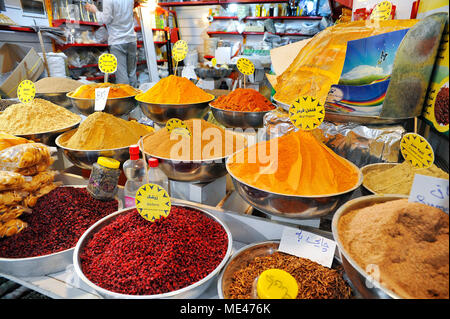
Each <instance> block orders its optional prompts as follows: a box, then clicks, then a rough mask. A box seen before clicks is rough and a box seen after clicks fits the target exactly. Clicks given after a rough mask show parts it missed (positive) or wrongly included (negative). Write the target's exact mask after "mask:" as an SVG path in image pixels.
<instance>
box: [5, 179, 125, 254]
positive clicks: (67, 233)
mask: <svg viewBox="0 0 450 319" xmlns="http://www.w3.org/2000/svg"><path fill="white" fill-rule="evenodd" d="M117 209H118V203H117V201H116V200H113V201H107V202H105V201H100V200H96V199H94V198H93V197H92V196H91V195H89V193H88V192H87V191H86V189H85V188H75V187H58V188H56V189H54V190H53V191H51V192H50V193H48V194H47V195H45V196H43V197H41V198H39V200H38V201H37V203H36V205H35V206H34V208H33V211H32V213H31V214H29V215H28V214H23V215H22V216H20V219H21V220H23V221H24V222H26V223H28V227H27V228H25V229H24V230H22V231H21V232H20V233H18V234H17V235H14V236H11V237H5V238H3V239H0V257H3V258H26V257H35V256H42V255H47V254H51V253H55V252H58V251H62V250H66V249H69V248H72V247H75V245H76V243H77V241H78V239H79V238H80V237H81V235H82V234H83V232H84V231H85V230H86V229H88V228H89V227H90V226H91V225H92V224H94V223H95V222H96V221H98V220H99V219H101V218H103V217H105V216H106V215H109V214H111V213H113V212H115V211H117Z"/></svg>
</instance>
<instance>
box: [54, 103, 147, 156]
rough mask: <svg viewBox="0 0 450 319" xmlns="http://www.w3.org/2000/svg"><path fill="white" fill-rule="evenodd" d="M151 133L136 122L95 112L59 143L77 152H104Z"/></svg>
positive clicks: (133, 142) (129, 143) (134, 141)
mask: <svg viewBox="0 0 450 319" xmlns="http://www.w3.org/2000/svg"><path fill="white" fill-rule="evenodd" d="M152 131H153V128H152V127H149V126H146V125H142V124H140V123H138V122H136V121H126V120H123V119H121V118H119V117H115V116H114V115H111V114H108V113H103V112H95V113H93V114H91V115H89V116H88V117H87V118H86V119H85V120H84V121H83V123H81V124H80V127H79V128H78V129H77V130H76V132H74V133H73V134H68V136H65V139H62V140H60V143H61V144H62V145H63V146H65V147H68V148H72V149H77V150H102V149H103V150H104V149H113V148H120V147H127V146H130V145H132V144H136V143H137V142H138V141H139V139H140V138H141V136H145V135H147V134H149V133H150V132H152Z"/></svg>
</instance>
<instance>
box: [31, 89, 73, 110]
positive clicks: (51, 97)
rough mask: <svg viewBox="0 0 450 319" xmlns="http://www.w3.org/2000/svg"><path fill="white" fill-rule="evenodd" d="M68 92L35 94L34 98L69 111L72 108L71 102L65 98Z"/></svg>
mask: <svg viewBox="0 0 450 319" xmlns="http://www.w3.org/2000/svg"><path fill="white" fill-rule="evenodd" d="M67 93H68V92H64V93H36V96H35V97H36V98H39V99H44V100H47V101H50V102H52V103H53V104H56V105H59V106H62V107H64V108H66V109H70V108H71V107H72V102H71V101H70V99H69V98H68V97H67Z"/></svg>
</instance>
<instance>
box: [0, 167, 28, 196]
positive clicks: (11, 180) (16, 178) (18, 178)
mask: <svg viewBox="0 0 450 319" xmlns="http://www.w3.org/2000/svg"><path fill="white" fill-rule="evenodd" d="M24 183H25V178H24V177H23V176H22V175H21V174H19V173H15V172H8V171H0V191H5V190H14V189H19V188H21V187H22V185H23V184H24Z"/></svg>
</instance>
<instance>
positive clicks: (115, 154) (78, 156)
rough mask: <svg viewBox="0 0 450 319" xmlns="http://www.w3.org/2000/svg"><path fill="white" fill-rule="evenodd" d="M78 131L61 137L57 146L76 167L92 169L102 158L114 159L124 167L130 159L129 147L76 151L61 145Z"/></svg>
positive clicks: (57, 141) (72, 131)
mask: <svg viewBox="0 0 450 319" xmlns="http://www.w3.org/2000/svg"><path fill="white" fill-rule="evenodd" d="M75 132H76V130H71V131H69V132H66V133H64V134H61V135H59V136H58V137H57V138H56V140H55V144H56V146H58V147H59V148H61V149H62V150H63V153H64V155H66V157H67V158H68V159H69V160H70V161H71V162H72V163H73V164H74V165H75V166H78V167H80V168H83V169H88V170H90V169H92V165H93V164H94V163H96V162H97V159H98V158H99V157H100V156H104V157H110V158H114V159H115V160H118V161H119V162H120V164H121V165H122V164H123V163H125V161H126V160H128V159H129V157H130V156H129V146H125V147H120V148H113V149H105V150H76V149H73V148H68V147H65V146H63V145H62V144H61V143H62V142H64V141H66V140H67V139H69V138H70V137H71V136H72V135H73V134H74V133H75Z"/></svg>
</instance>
